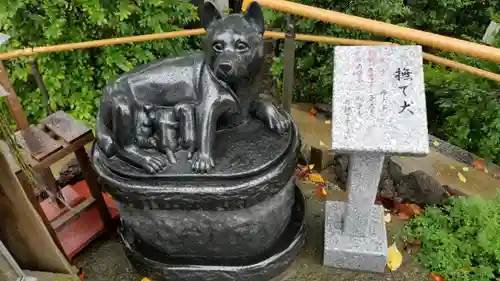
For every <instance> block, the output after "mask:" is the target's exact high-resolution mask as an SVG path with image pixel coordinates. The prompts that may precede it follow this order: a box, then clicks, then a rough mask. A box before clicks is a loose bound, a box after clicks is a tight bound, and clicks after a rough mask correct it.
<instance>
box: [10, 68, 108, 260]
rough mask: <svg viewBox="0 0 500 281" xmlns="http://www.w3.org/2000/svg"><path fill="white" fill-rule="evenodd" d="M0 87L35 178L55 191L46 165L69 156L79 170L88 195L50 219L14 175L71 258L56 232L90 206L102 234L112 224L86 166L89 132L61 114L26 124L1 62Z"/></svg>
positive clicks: (31, 190) (23, 178) (91, 137)
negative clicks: (96, 212)
mask: <svg viewBox="0 0 500 281" xmlns="http://www.w3.org/2000/svg"><path fill="white" fill-rule="evenodd" d="M0 86H2V87H3V88H4V89H5V90H6V91H7V92H8V93H9V95H8V96H7V97H5V99H6V101H7V104H8V106H9V110H10V112H11V114H12V116H13V119H14V120H15V121H16V124H17V128H18V131H17V132H16V133H15V137H16V139H17V142H18V143H19V144H20V145H21V147H22V154H23V158H24V159H25V160H26V162H27V164H29V165H30V166H31V167H32V168H33V170H34V172H35V174H36V175H37V177H36V178H37V179H38V180H39V181H40V183H41V184H43V185H45V186H46V187H47V188H49V189H51V190H58V189H59V187H58V186H57V182H56V180H55V178H54V176H53V174H52V171H51V170H50V166H51V165H52V164H54V163H55V162H57V161H59V160H61V159H62V158H64V157H66V156H68V155H70V154H72V153H74V155H75V156H76V159H77V160H78V163H79V165H80V167H81V170H82V173H83V175H84V178H85V181H86V183H87V186H88V188H89V190H90V193H91V195H92V196H90V197H88V198H87V199H86V200H85V201H83V202H75V204H77V205H76V206H71V207H73V209H72V210H69V209H68V208H67V207H65V206H63V205H59V206H58V207H59V208H61V209H62V210H61V212H60V214H58V215H57V216H54V217H52V218H49V217H47V214H46V213H45V212H44V210H43V207H42V206H41V205H40V202H39V201H38V200H37V197H38V194H37V192H36V190H34V188H33V187H31V185H30V184H29V183H28V178H27V177H26V175H24V174H23V172H22V171H21V169H18V170H17V171H16V172H15V173H16V175H17V177H18V179H19V181H20V182H21V184H22V186H23V189H24V192H25V193H26V195H27V197H28V198H29V200H30V203H31V205H32V206H33V207H34V208H35V210H36V211H37V213H38V215H39V216H40V218H41V219H42V221H43V222H44V224H45V226H46V227H47V230H48V232H49V233H50V235H51V236H52V238H53V240H54V243H55V244H56V245H57V247H58V248H59V249H60V250H61V252H62V253H64V254H65V255H66V256H67V257H68V258H69V259H71V258H72V257H73V256H74V255H75V254H76V252H75V249H74V248H75V247H74V246H73V245H70V244H71V243H66V244H67V245H66V244H63V243H62V241H61V239H60V237H59V236H58V235H57V231H56V230H57V229H59V228H61V227H62V226H64V225H65V224H67V223H70V222H71V221H72V219H73V218H75V217H77V216H78V214H79V213H81V212H84V211H86V210H87V209H89V208H90V207H93V206H96V207H97V209H98V210H99V215H100V218H101V220H102V223H103V231H104V232H106V231H107V230H108V229H109V228H110V227H111V225H112V218H111V215H110V213H109V211H108V208H107V205H106V202H105V200H104V197H103V195H102V193H101V189H100V186H99V184H98V182H97V175H96V174H95V172H94V170H93V169H92V167H91V165H90V160H89V158H88V154H87V152H86V150H85V145H86V144H88V143H91V142H93V141H94V135H93V133H92V130H91V129H90V128H88V127H86V126H85V125H83V124H82V123H81V122H79V121H77V120H75V119H73V118H72V117H70V116H69V115H67V114H65V113H64V112H61V111H59V112H55V113H53V114H51V115H50V116H48V117H47V118H45V119H44V120H42V121H41V122H40V123H39V124H36V125H30V124H29V122H28V120H27V118H26V115H25V113H24V111H23V109H22V106H21V104H20V102H19V99H18V97H17V95H16V93H15V90H14V88H13V87H12V84H11V83H10V81H9V79H8V75H7V72H6V71H5V68H4V67H3V65H2V63H1V62H0ZM63 191H64V190H63ZM63 193H64V192H63ZM94 238H95V237H89V238H88V240H89V241H90V240H93V239H94ZM86 243H87V242H86Z"/></svg>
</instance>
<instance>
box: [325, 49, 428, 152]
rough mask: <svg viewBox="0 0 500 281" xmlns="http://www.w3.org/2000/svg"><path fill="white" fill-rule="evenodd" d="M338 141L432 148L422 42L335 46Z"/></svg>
mask: <svg viewBox="0 0 500 281" xmlns="http://www.w3.org/2000/svg"><path fill="white" fill-rule="evenodd" d="M333 88H334V89H333V90H334V93H333V125H332V126H333V128H332V147H333V148H334V149H335V150H336V151H339V152H358V151H359V152H382V153H394V154H399V153H401V154H407V153H409V154H415V155H420V154H427V153H428V149H429V148H428V142H427V116H426V106H425V91H424V73H423V63H422V49H421V47H420V46H359V47H347V46H339V47H336V48H335V66H334V77H333Z"/></svg>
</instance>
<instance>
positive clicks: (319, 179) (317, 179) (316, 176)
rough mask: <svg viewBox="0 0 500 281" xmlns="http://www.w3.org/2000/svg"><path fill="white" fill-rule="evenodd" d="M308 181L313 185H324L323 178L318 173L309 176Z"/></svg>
mask: <svg viewBox="0 0 500 281" xmlns="http://www.w3.org/2000/svg"><path fill="white" fill-rule="evenodd" d="M309 179H310V180H311V181H312V182H315V183H324V182H325V180H323V177H322V176H321V175H320V174H318V173H312V174H309Z"/></svg>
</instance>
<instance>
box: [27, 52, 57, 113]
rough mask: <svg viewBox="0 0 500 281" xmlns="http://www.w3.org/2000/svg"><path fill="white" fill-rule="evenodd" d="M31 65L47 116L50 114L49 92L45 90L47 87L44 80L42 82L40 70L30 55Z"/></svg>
mask: <svg viewBox="0 0 500 281" xmlns="http://www.w3.org/2000/svg"><path fill="white" fill-rule="evenodd" d="M29 63H30V66H31V74H33V77H35V80H36V85H37V86H38V88H39V89H40V95H41V96H42V102H43V106H45V110H46V111H47V116H48V115H50V114H52V110H51V109H50V105H49V93H48V92H47V88H46V87H45V82H43V78H42V75H41V74H40V70H39V69H38V63H37V62H36V60H35V59H34V58H33V57H31V58H30V60H29Z"/></svg>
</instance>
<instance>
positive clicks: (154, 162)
mask: <svg viewBox="0 0 500 281" xmlns="http://www.w3.org/2000/svg"><path fill="white" fill-rule="evenodd" d="M138 164H139V165H140V166H141V167H142V168H143V169H144V170H146V172H148V173H150V174H156V173H158V172H160V171H162V170H163V169H164V168H165V167H166V166H167V165H168V160H167V159H166V158H165V157H162V155H159V154H158V155H155V154H152V153H151V154H145V155H143V156H142V159H141V160H140V161H139V163H138Z"/></svg>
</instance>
